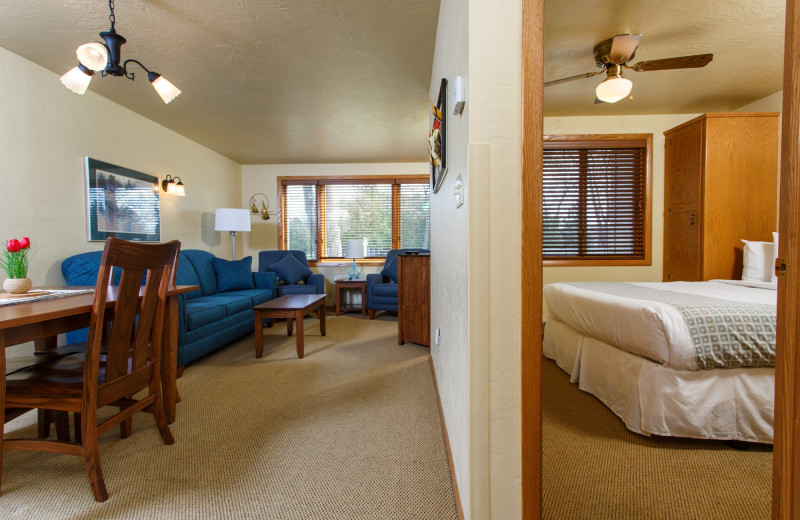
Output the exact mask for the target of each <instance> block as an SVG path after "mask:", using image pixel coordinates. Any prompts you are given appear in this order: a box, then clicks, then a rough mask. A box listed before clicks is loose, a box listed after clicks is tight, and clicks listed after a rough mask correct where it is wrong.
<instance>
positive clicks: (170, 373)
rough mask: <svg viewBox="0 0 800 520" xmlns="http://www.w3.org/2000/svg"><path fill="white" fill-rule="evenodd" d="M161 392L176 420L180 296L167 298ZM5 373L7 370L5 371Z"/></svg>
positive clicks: (166, 411) (170, 418) (171, 420)
mask: <svg viewBox="0 0 800 520" xmlns="http://www.w3.org/2000/svg"><path fill="white" fill-rule="evenodd" d="M160 370H161V393H162V395H163V397H162V399H163V400H164V415H166V418H167V424H172V423H174V422H175V403H177V402H178V382H177V380H178V296H177V295H173V296H170V297H169V298H167V311H166V315H165V316H164V333H163V336H162V337H161V367H160ZM3 373H5V371H3Z"/></svg>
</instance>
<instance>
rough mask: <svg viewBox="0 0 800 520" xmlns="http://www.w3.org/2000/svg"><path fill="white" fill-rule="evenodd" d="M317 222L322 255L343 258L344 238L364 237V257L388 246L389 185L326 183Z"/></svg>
mask: <svg viewBox="0 0 800 520" xmlns="http://www.w3.org/2000/svg"><path fill="white" fill-rule="evenodd" d="M324 190H325V191H324V211H322V212H321V217H322V218H321V224H322V226H323V227H324V229H325V244H324V245H325V257H326V258H344V249H345V243H346V242H347V240H348V239H354V238H358V239H366V250H365V251H364V253H365V255H366V257H367V258H369V257H381V256H386V253H388V252H389V250H390V249H391V248H392V185H391V184H326V185H325V186H324Z"/></svg>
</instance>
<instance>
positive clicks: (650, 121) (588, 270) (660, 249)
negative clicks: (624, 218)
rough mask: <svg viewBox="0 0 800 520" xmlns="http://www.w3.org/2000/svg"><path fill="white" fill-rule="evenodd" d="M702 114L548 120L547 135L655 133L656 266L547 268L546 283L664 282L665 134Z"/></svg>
mask: <svg viewBox="0 0 800 520" xmlns="http://www.w3.org/2000/svg"><path fill="white" fill-rule="evenodd" d="M698 115H699V114H669V115H648V116H605V117H546V118H544V133H545V135H556V134H633V133H635V134H653V172H652V173H653V200H652V204H653V207H652V215H653V219H652V224H651V225H652V247H653V249H652V260H653V261H652V265H649V266H621V267H614V266H600V267H598V266H592V267H545V268H544V283H545V284H548V283H553V282H562V281H599V280H602V281H627V282H660V281H661V275H662V269H663V260H664V132H665V131H666V130H669V129H670V128H674V127H676V126H678V125H680V124H682V123H685V122H686V121H689V120H690V119H693V118H695V117H697V116H698Z"/></svg>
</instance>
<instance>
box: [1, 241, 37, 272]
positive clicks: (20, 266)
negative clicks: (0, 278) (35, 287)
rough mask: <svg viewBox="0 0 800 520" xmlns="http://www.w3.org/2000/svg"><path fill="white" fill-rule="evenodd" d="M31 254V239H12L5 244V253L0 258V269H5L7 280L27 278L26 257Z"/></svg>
mask: <svg viewBox="0 0 800 520" xmlns="http://www.w3.org/2000/svg"><path fill="white" fill-rule="evenodd" d="M30 252H31V239H30V238H28V237H22V238H21V239H19V240H17V239H16V238H12V239H11V240H9V241H8V242H6V244H5V251H3V254H2V256H0V267H2V268H3V269H5V271H6V274H7V275H8V277H9V278H26V277H27V276H28V255H30Z"/></svg>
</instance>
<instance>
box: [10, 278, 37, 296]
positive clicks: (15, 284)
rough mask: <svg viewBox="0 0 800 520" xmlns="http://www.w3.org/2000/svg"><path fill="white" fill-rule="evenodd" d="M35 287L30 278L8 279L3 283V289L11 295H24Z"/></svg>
mask: <svg viewBox="0 0 800 520" xmlns="http://www.w3.org/2000/svg"><path fill="white" fill-rule="evenodd" d="M32 286H33V282H31V279H30V278H6V279H5V280H4V281H3V289H5V290H6V292H7V293H11V294H24V293H26V292H28V291H29V290H30V288H31V287H32Z"/></svg>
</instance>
